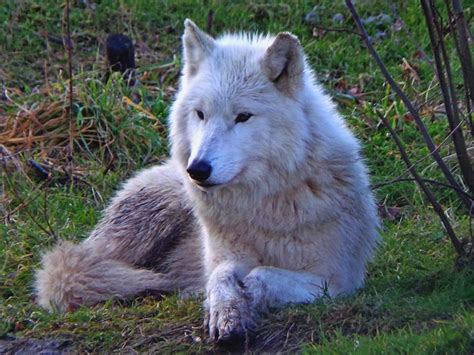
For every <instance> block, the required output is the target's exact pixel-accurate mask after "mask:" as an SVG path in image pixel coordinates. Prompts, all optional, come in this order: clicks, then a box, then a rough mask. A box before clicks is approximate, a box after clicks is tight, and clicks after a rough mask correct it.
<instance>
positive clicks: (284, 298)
mask: <svg viewBox="0 0 474 355" xmlns="http://www.w3.org/2000/svg"><path fill="white" fill-rule="evenodd" d="M243 282H244V285H245V289H246V291H247V294H248V295H249V297H250V298H251V307H252V309H253V310H255V311H256V312H262V311H265V310H267V309H268V308H273V307H281V306H283V305H285V304H291V303H294V304H297V303H311V302H313V301H314V300H316V299H317V298H319V297H321V296H323V295H324V294H328V295H332V294H333V293H334V292H333V290H332V288H331V285H330V284H328V283H327V281H326V280H325V279H323V278H322V277H319V276H317V275H315V274H313V273H310V272H301V271H290V270H286V269H280V268H276V267H270V266H259V267H256V268H254V269H253V270H252V271H251V272H250V273H249V274H248V275H247V276H246V277H245V278H244V280H243Z"/></svg>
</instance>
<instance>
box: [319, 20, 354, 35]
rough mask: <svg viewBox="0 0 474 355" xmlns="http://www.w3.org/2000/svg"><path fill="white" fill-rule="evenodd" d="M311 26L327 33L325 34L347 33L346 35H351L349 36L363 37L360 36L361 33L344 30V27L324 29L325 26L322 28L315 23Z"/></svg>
mask: <svg viewBox="0 0 474 355" xmlns="http://www.w3.org/2000/svg"><path fill="white" fill-rule="evenodd" d="M311 26H313V27H314V28H317V29H318V30H321V31H325V32H345V33H349V34H352V35H356V36H359V37H362V34H360V33H359V32H357V31H352V30H350V29H348V28H344V27H324V26H321V25H318V24H315V23H314V24H312V25H311Z"/></svg>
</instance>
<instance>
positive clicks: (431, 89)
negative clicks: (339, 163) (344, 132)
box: [0, 0, 474, 354]
mask: <svg viewBox="0 0 474 355" xmlns="http://www.w3.org/2000/svg"><path fill="white" fill-rule="evenodd" d="M71 3H72V9H71V33H72V42H73V44H74V50H73V59H72V64H73V70H74V76H73V85H74V110H73V111H74V112H73V118H74V121H73V128H74V136H73V138H74V151H73V156H72V159H73V160H72V164H69V165H68V164H67V154H66V151H67V147H68V142H69V140H68V139H69V132H70V127H69V123H70V121H69V118H68V116H67V112H66V111H67V110H66V109H65V108H67V106H68V96H67V90H68V89H67V88H68V78H69V74H68V62H67V52H66V51H65V49H64V46H63V44H62V36H63V35H64V33H65V21H64V17H65V16H64V1H59V0H44V1H29V0H25V1H16V0H3V1H2V2H1V5H0V61H1V65H0V85H1V86H2V93H1V94H0V127H1V128H0V144H2V145H4V146H5V147H6V149H8V151H9V152H10V153H12V155H10V156H8V157H7V159H6V160H8V161H7V162H6V164H3V170H2V179H1V185H0V189H2V196H1V200H0V212H1V213H2V218H3V223H1V224H0V353H1V352H2V350H3V351H14V350H21V349H23V350H25V349H26V350H28V351H34V350H36V351H37V350H40V349H43V348H44V349H50V350H55V349H56V350H72V349H73V350H75V351H83V352H112V351H130V352H132V351H139V352H175V351H179V352H220V351H224V350H229V349H222V348H219V347H217V346H215V345H213V344H209V343H207V341H206V334H205V331H204V329H203V328H202V326H201V324H202V313H201V309H200V302H201V300H199V299H196V300H186V301H183V300H180V299H179V298H178V297H176V296H170V297H165V298H163V299H162V300H156V299H154V298H152V297H142V298H137V299H133V300H130V301H129V302H124V301H110V302H107V303H105V304H101V305H97V306H95V307H93V308H80V309H79V310H78V311H76V312H74V313H68V314H56V313H53V314H50V313H47V312H46V311H44V310H42V309H40V308H39V307H37V306H36V305H35V303H34V296H33V295H32V288H31V287H32V280H33V271H34V269H35V268H36V267H37V266H38V264H39V261H40V256H41V252H42V251H43V250H45V249H47V248H49V247H51V246H52V245H54V243H55V242H56V241H57V240H58V239H68V240H76V241H79V240H81V239H83V238H85V237H87V234H88V232H89V231H90V230H91V229H92V228H93V226H94V225H95V224H96V223H97V221H98V219H99V218H100V211H101V210H102V209H103V208H104V207H105V206H106V205H107V201H108V199H109V198H110V197H111V196H112V194H113V192H114V191H115V190H116V189H117V187H118V186H119V183H120V181H122V180H124V179H125V178H127V177H129V176H130V175H131V174H132V172H133V171H135V170H137V169H139V168H142V167H146V166H150V165H152V164H156V163H158V162H159V161H160V160H162V159H164V158H165V157H166V154H167V151H168V145H167V144H168V143H167V138H166V128H165V127H164V124H165V123H166V116H167V112H168V107H169V104H170V102H171V100H172V97H173V94H174V92H175V89H176V84H177V79H178V75H179V68H180V35H181V33H182V30H183V20H184V19H185V18H186V17H190V18H192V19H193V20H194V21H195V22H196V23H198V25H200V26H201V27H202V28H206V26H207V17H208V13H209V10H210V9H212V10H213V11H214V19H213V22H212V33H213V34H214V35H218V34H220V33H222V32H223V31H235V30H244V31H259V32H278V31H291V32H293V33H294V34H296V35H298V36H299V38H300V40H301V42H302V45H303V47H304V49H305V51H306V53H307V56H308V60H309V62H310V64H311V65H312V67H313V68H314V70H315V71H316V72H317V73H318V77H319V80H320V82H321V83H322V84H323V85H324V87H325V88H326V90H327V91H328V92H329V93H331V94H332V95H333V96H334V98H335V101H336V102H337V103H338V105H339V107H340V110H341V112H342V113H343V114H344V116H345V117H346V118H347V120H348V122H349V124H350V126H351V127H352V128H353V130H354V131H355V132H356V134H357V136H358V137H359V138H360V139H361V141H362V142H363V146H364V153H365V156H366V159H367V164H368V166H369V168H370V171H371V175H372V182H373V184H374V185H377V184H381V183H384V182H388V181H391V180H392V179H395V178H398V177H409V175H408V174H407V172H406V167H405V165H404V164H403V162H402V160H401V158H400V154H399V152H398V150H397V148H396V146H395V144H394V143H393V142H392V141H391V139H390V136H389V135H388V131H387V130H386V129H385V128H383V126H381V125H380V124H379V122H378V117H377V115H376V114H375V110H377V109H378V110H381V111H382V112H384V113H385V114H386V116H387V117H388V118H389V120H390V122H391V124H392V125H393V127H395V128H396V130H397V132H398V133H399V134H400V136H401V137H402V138H403V140H404V143H405V144H406V148H407V150H408V152H409V154H410V157H411V159H412V160H413V161H416V162H418V164H417V169H418V171H419V172H421V173H422V174H423V176H424V177H425V178H430V179H436V180H440V181H442V180H443V179H442V176H441V174H440V173H439V171H438V170H437V169H436V167H435V165H434V164H433V161H432V159H430V158H426V156H427V154H428V149H427V148H426V146H425V145H424V143H423V142H422V140H421V137H420V134H419V132H418V130H417V128H416V126H415V124H414V122H413V119H412V118H411V116H410V115H409V114H407V113H406V109H405V108H404V106H403V104H402V103H401V102H400V100H399V99H398V98H397V97H396V96H395V95H394V93H393V92H392V91H391V89H390V87H388V86H387V85H386V84H385V82H384V80H383V77H382V75H381V74H380V72H379V71H378V69H377V67H376V66H375V64H374V63H373V61H372V60H371V58H370V56H369V55H368V53H367V50H366V48H365V47H364V46H363V44H362V43H361V39H360V38H359V37H358V36H357V35H354V34H353V33H352V31H355V30H356V29H355V26H354V24H353V22H352V20H351V18H350V14H349V12H348V11H347V10H346V9H345V7H344V5H343V2H342V1H330V0H324V1H318V2H317V3H318V4H319V5H318V6H317V7H314V4H315V2H314V1H298V2H297V1H287V2H282V1H269V2H265V3H260V2H243V1H242V2H240V1H238V2H233V1H202V2H198V1H179V2H178V1H176V2H174V1H146V0H141V1H132V0H120V1H112V0H103V1H100V2H99V1H98V2H97V3H95V2H93V1H71ZM394 3H395V4H396V12H397V13H398V14H399V15H400V16H401V18H402V20H403V22H401V21H397V20H396V14H395V13H394V9H393V8H391V6H390V2H387V1H376V0H373V1H369V0H367V1H357V9H358V11H359V12H360V15H361V17H362V18H364V19H365V20H366V26H367V28H368V30H369V34H370V35H371V36H372V38H373V40H374V44H375V46H376V48H377V50H378V51H379V53H380V55H381V57H382V59H383V60H384V62H385V63H386V65H387V67H388V69H389V71H390V72H391V74H392V75H393V76H394V78H395V80H396V81H397V82H398V83H399V84H400V85H401V87H402V88H403V89H404V91H405V92H406V93H407V94H409V96H410V98H411V99H412V101H414V102H415V103H416V105H417V106H418V107H419V109H420V112H421V113H422V116H423V119H424V120H425V122H426V124H427V125H428V128H429V131H430V133H431V134H432V136H433V138H434V141H435V143H436V144H440V143H441V142H442V141H443V140H444V139H445V137H446V135H447V134H448V123H447V120H446V117H445V114H444V112H443V106H442V98H441V95H440V92H439V89H438V84H437V81H436V79H435V74H434V71H433V65H432V63H431V62H430V56H431V54H430V48H429V38H428V34H427V33H426V30H425V22H424V18H423V16H422V12H421V8H420V6H419V4H418V2H415V1H404V2H398V1H396V2H394ZM439 3H440V10H441V14H442V15H443V14H444V7H442V6H441V5H442V2H441V1H439ZM463 3H466V5H465V7H466V9H465V10H466V17H467V18H468V19H472V18H473V16H474V13H473V11H474V7H472V6H471V7H470V8H469V7H468V6H467V3H468V1H465V2H463ZM308 14H310V15H308ZM305 17H306V20H305ZM471 23H472V21H471ZM321 28H344V29H346V30H347V31H324V30H322V29H321ZM113 32H120V33H125V34H128V35H129V36H131V37H132V39H133V40H134V42H135V44H136V56H137V64H138V69H137V76H138V78H139V82H138V84H137V85H136V87H135V88H129V87H128V86H127V85H126V83H125V82H124V80H123V79H122V78H121V77H120V76H119V75H112V76H111V77H110V78H109V79H108V81H106V80H105V70H106V64H105V58H104V52H105V50H104V44H105V38H106V36H107V34H109V33H113ZM449 50H450V52H451V53H452V54H454V51H453V50H452V48H449ZM424 53H426V55H425V54H424ZM453 65H454V67H453V73H454V74H455V80H456V84H457V87H461V86H462V83H463V81H462V76H461V72H460V70H459V65H458V63H457V62H455V61H454V62H453ZM124 97H125V99H124ZM466 138H467V139H468V143H469V146H472V145H473V140H472V137H466ZM440 153H441V155H442V156H443V157H447V158H446V161H447V162H448V164H450V167H451V168H452V169H453V171H454V172H455V174H456V177H457V178H460V176H459V172H458V168H457V166H456V163H455V161H454V160H453V159H452V158H450V155H451V154H452V153H453V148H452V146H451V144H450V142H449V141H448V142H447V144H444V145H443V146H442V147H441V149H440ZM3 157H4V158H5V155H4V156H3ZM6 160H5V161H6ZM31 160H33V161H35V162H37V163H43V164H44V162H45V161H48V162H49V163H48V164H49V166H50V169H51V171H52V175H51V178H50V179H46V180H45V179H43V178H41V176H39V175H38V169H33V168H31V163H28V162H29V161H31ZM67 166H69V167H70V166H72V167H73V168H74V174H75V176H76V182H75V184H73V185H71V184H68V183H65V182H64V180H65V179H64V177H65V172H64V171H65V169H69V168H68V167H67ZM433 191H434V192H435V194H436V196H437V197H438V198H439V200H440V202H441V203H442V205H443V206H444V208H445V209H446V213H447V215H448V217H449V219H450V221H451V222H452V224H453V225H454V227H455V228H456V231H457V232H458V234H459V235H461V236H468V235H469V233H470V228H469V222H470V221H469V218H468V217H467V215H466V211H465V210H463V208H462V207H461V206H460V203H459V202H458V201H457V199H456V196H455V194H454V193H453V192H452V191H450V190H449V189H446V188H440V187H439V186H433ZM375 193H376V196H377V199H378V201H379V203H380V205H381V210H387V209H388V211H389V212H388V213H383V214H382V215H383V216H384V217H385V218H384V226H383V230H382V237H383V244H382V245H381V247H380V249H379V251H378V253H377V256H376V258H375V260H374V262H373V263H372V264H371V265H370V268H369V275H368V278H367V283H366V286H365V287H364V289H362V290H360V291H359V292H358V293H357V294H355V295H353V296H350V297H345V298H338V299H323V300H321V301H319V302H317V303H316V304H314V305H308V306H300V307H290V308H287V309H284V310H281V311H275V312H272V313H271V314H269V315H268V316H267V317H265V318H264V320H263V321H262V323H261V324H260V326H259V329H258V333H257V336H256V339H255V340H254V341H253V342H252V343H251V344H248V345H247V350H248V351H250V352H262V351H268V352H276V351H285V352H290V351H296V350H299V351H303V352H307V353H330V354H332V353H344V354H345V353H360V354H367V353H374V354H379V353H414V354H415V353H416V354H433V353H437V354H445V353H449V354H470V353H473V352H474V312H473V307H474V272H473V270H472V269H469V268H465V269H462V270H458V269H456V268H455V258H456V255H455V252H454V249H453V248H452V246H451V244H450V242H449V241H448V239H447V237H446V235H445V232H444V229H443V227H442V226H441V224H440V222H439V219H438V217H437V216H436V215H435V214H434V212H433V210H432V208H431V205H429V204H428V203H427V202H426V201H425V199H424V197H423V195H422V193H421V192H420V190H419V189H418V188H417V187H416V185H415V184H414V183H413V182H410V181H403V182H398V183H392V184H387V185H384V186H383V187H380V188H377V189H376V190H375ZM28 339H29V340H28ZM230 350H239V351H242V350H245V349H230Z"/></svg>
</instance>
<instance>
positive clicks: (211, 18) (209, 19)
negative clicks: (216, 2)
mask: <svg viewBox="0 0 474 355" xmlns="http://www.w3.org/2000/svg"><path fill="white" fill-rule="evenodd" d="M213 23H214V11H213V10H212V9H210V10H209V12H208V13H207V33H209V34H210V35H212V25H213Z"/></svg>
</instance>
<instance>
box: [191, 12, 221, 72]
mask: <svg viewBox="0 0 474 355" xmlns="http://www.w3.org/2000/svg"><path fill="white" fill-rule="evenodd" d="M214 47H215V40H214V39H213V38H212V37H211V36H209V35H208V34H207V33H204V32H203V31H201V29H200V28H199V27H198V26H196V24H195V23H194V22H193V21H191V20H190V19H186V20H184V35H183V57H184V70H185V72H186V74H187V75H189V76H192V75H194V74H195V73H196V72H197V69H198V68H199V64H200V63H201V62H202V61H203V60H204V58H206V57H207V56H208V55H210V54H211V52H212V51H213V49H214Z"/></svg>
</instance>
